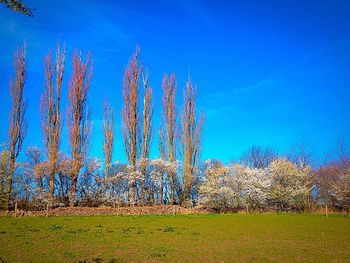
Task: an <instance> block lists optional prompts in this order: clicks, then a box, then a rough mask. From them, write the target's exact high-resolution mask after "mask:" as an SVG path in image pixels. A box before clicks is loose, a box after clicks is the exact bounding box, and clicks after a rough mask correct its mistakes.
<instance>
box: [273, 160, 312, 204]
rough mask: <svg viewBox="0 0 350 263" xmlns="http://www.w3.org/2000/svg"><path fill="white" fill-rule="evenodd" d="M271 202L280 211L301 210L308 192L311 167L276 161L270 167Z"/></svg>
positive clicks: (286, 161)
mask: <svg viewBox="0 0 350 263" xmlns="http://www.w3.org/2000/svg"><path fill="white" fill-rule="evenodd" d="M269 169H270V173H271V177H272V184H273V186H272V189H271V201H272V203H273V204H275V205H276V206H277V208H278V209H280V210H287V209H301V208H302V207H303V205H305V203H306V198H307V195H308V192H309V177H310V173H311V167H310V166H308V165H306V166H300V167H298V166H296V165H295V164H293V163H292V162H290V161H288V160H287V159H276V160H274V161H273V162H272V163H271V164H270V166H269Z"/></svg>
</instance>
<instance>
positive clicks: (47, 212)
mask: <svg viewBox="0 0 350 263" xmlns="http://www.w3.org/2000/svg"><path fill="white" fill-rule="evenodd" d="M48 216H49V203H47V204H46V217H48Z"/></svg>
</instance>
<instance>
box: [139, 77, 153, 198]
mask: <svg viewBox="0 0 350 263" xmlns="http://www.w3.org/2000/svg"><path fill="white" fill-rule="evenodd" d="M142 82H143V115H142V118H143V120H142V124H143V126H142V128H143V129H142V148H141V154H142V156H141V176H142V189H141V201H142V203H143V204H144V203H145V180H146V169H147V162H148V158H149V153H150V148H151V140H152V127H151V122H152V117H153V105H152V88H151V87H150V86H149V84H148V71H146V73H145V76H143V79H142Z"/></svg>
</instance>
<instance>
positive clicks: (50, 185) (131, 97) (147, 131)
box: [0, 44, 204, 209]
mask: <svg viewBox="0 0 350 263" xmlns="http://www.w3.org/2000/svg"><path fill="white" fill-rule="evenodd" d="M65 63H66V52H65V48H64V47H61V46H60V45H59V44H58V45H57V49H56V53H55V57H54V56H53V54H52V52H51V51H50V52H49V53H48V54H47V55H46V56H45V58H44V72H45V86H44V90H43V92H42V95H41V100H40V117H41V124H42V134H43V141H44V153H42V152H41V150H40V149H38V148H36V147H29V148H28V149H27V151H26V156H27V159H28V160H27V161H25V162H19V161H18V155H19V153H20V151H21V149H22V144H23V140H24V138H25V135H26V131H27V126H28V123H27V120H26V117H25V112H26V107H27V101H26V99H25V98H24V95H23V93H24V89H25V80H26V77H27V72H26V44H24V46H23V47H22V48H19V49H18V50H17V51H16V52H15V56H14V72H15V74H14V75H15V76H14V79H13V80H11V82H10V94H11V99H12V107H11V115H10V126H9V139H8V142H7V145H6V146H5V147H4V149H3V150H2V152H1V156H0V157H1V160H2V169H1V188H0V190H1V192H0V194H1V204H2V205H1V207H2V208H4V209H10V208H11V207H12V206H13V201H14V200H15V199H16V200H17V199H18V197H16V196H18V194H23V193H22V192H23V191H17V192H16V191H13V186H14V184H16V182H14V178H17V179H19V180H21V179H24V177H26V176H25V174H28V176H29V177H31V179H30V178H27V179H28V180H29V181H30V182H29V181H28V182H29V183H27V184H25V187H26V189H25V190H24V192H28V193H26V197H27V200H26V201H29V202H31V201H33V202H34V200H36V199H37V198H38V197H40V198H39V199H43V200H42V201H41V202H47V203H48V204H49V206H50V207H53V206H57V205H59V204H64V205H68V204H69V206H74V205H76V204H78V203H79V202H81V201H82V200H83V198H82V195H83V192H86V191H88V190H87V188H88V185H89V184H94V185H100V186H99V187H98V190H96V189H95V190H96V193H94V194H95V195H97V196H99V199H101V200H102V199H103V200H105V199H106V200H107V199H113V198H114V199H116V198H118V200H119V199H120V200H121V199H123V200H121V202H123V203H128V204H131V205H143V204H149V203H150V202H153V201H150V200H153V199H154V196H155V195H157V194H159V193H155V189H156V188H157V187H158V186H155V183H154V182H153V180H152V182H151V180H150V178H149V177H150V171H149V170H150V169H151V168H150V167H152V166H155V164H152V163H151V162H150V160H149V154H150V147H151V143H152V139H153V134H154V131H153V123H152V117H153V101H152V99H153V98H152V92H153V91H152V87H151V86H150V85H149V82H148V76H149V73H148V69H147V68H144V66H143V64H142V63H141V62H140V59H139V48H136V51H135V53H134V54H133V55H132V57H131V58H130V61H129V63H128V65H127V67H126V68H125V72H124V76H123V87H122V98H123V108H122V110H121V116H122V133H123V140H124V149H125V154H126V157H127V160H128V164H127V165H126V164H124V165H121V164H115V163H113V162H112V155H113V146H114V110H113V107H112V106H111V104H110V102H108V101H107V99H105V102H104V105H103V108H104V116H103V137H104V139H103V145H102V149H103V153H104V168H105V169H104V178H102V177H101V178H85V177H86V176H88V175H91V173H95V172H96V171H93V170H92V168H95V169H97V167H95V166H94V165H97V164H96V162H94V161H95V160H91V159H90V158H89V157H88V145H89V138H90V136H91V127H90V126H91V123H90V110H89V106H88V93H89V89H90V82H91V78H92V72H93V71H92V59H91V54H90V53H88V54H87V55H86V58H85V60H84V59H83V58H82V56H81V54H80V52H78V51H77V50H76V51H75V52H74V55H73V58H72V73H71V76H70V79H69V83H68V105H67V110H66V113H65V114H66V121H67V128H68V139H69V145H70V152H69V156H68V155H65V154H64V153H63V152H61V150H60V142H61V137H62V132H61V131H62V125H63V123H62V110H61V90H62V88H63V87H62V83H63V78H64V75H65V74H66V73H65ZM162 90H163V96H162V124H161V128H160V131H159V151H160V155H161V159H162V160H163V161H166V162H169V163H171V164H173V163H176V161H177V155H178V153H179V151H178V150H179V149H178V147H179V145H180V144H181V146H182V152H181V154H182V155H183V156H184V161H183V166H184V171H185V172H184V176H183V178H176V177H177V173H175V171H170V170H169V171H165V168H162V173H163V174H164V176H165V175H167V178H166V179H165V178H163V179H162V181H163V182H162V183H163V184H164V183H165V182H164V181H165V180H166V181H169V198H168V199H169V200H168V202H170V203H181V204H184V205H190V203H191V198H192V196H191V189H192V187H193V176H194V169H195V168H196V167H197V166H198V165H199V155H200V150H201V147H200V144H201V131H202V127H203V123H204V117H203V115H202V114H200V116H199V115H198V114H197V113H196V106H195V105H196V104H195V100H196V92H197V91H196V90H197V88H196V87H195V86H194V85H193V84H192V82H191V79H190V78H188V81H187V83H186V87H185V89H184V91H183V110H182V112H181V116H178V110H179V109H178V108H177V105H176V103H175V95H176V91H177V81H176V76H175V74H171V75H167V74H165V75H164V78H163V81H162ZM98 166H100V164H98ZM84 169H86V171H83V170H84ZM152 173H156V172H155V171H153V172H152ZM159 173H160V171H159ZM17 174H18V176H16V175H17ZM32 179H33V180H32ZM83 180H87V181H86V184H85V185H82V186H81V187H82V189H81V188H79V187H78V185H79V184H80V183H81V182H82V181H83ZM92 181H93V182H92ZM115 181H118V183H120V184H121V185H120V186H118V187H116V186H115V185H113V183H114V182H115ZM94 187H95V186H94ZM120 187H122V188H123V197H122V196H121V195H119V196H118V197H117V196H116V191H117V192H118V191H121V189H119V190H116V188H120ZM17 190H18V189H17ZM22 190H23V189H22ZM90 190H91V189H90ZM29 192H31V194H29ZM34 192H36V193H35V194H34ZM77 193H78V194H79V196H78V197H77ZM164 194H165V193H163V194H162V197H157V198H161V199H164V196H163V195H164ZM112 196H113V197H112ZM96 198H97V197H96ZM44 199H45V201H44ZM39 203H40V202H39Z"/></svg>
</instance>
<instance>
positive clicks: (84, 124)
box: [67, 50, 92, 206]
mask: <svg viewBox="0 0 350 263" xmlns="http://www.w3.org/2000/svg"><path fill="white" fill-rule="evenodd" d="M90 62H91V55H90V53H88V54H87V59H86V61H85V62H83V61H82V58H81V56H80V55H79V54H78V51H77V50H76V51H75V52H74V56H73V75H72V78H71V80H70V82H69V93H68V98H69V105H68V108H67V126H68V137H69V141H70V144H71V150H72V157H73V158H72V159H73V167H72V186H71V191H70V200H69V202H70V206H74V203H75V195H76V188H77V180H78V176H79V172H80V169H81V167H82V166H83V164H84V160H85V157H86V153H87V150H88V138H89V129H90V127H89V111H88V106H87V95H88V91H89V87H90V81H91V77H92V67H91V63H90Z"/></svg>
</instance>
